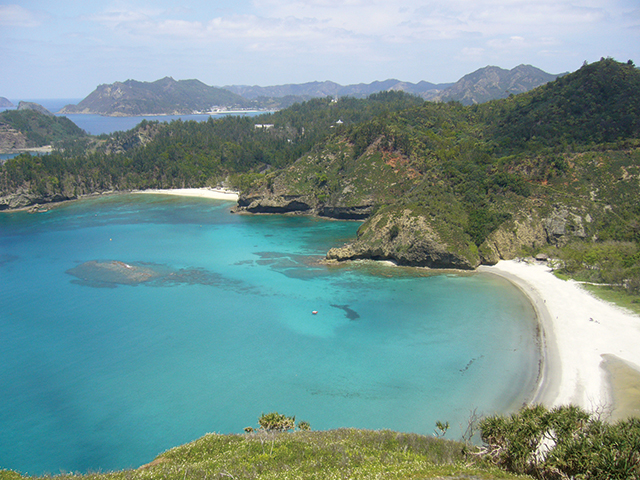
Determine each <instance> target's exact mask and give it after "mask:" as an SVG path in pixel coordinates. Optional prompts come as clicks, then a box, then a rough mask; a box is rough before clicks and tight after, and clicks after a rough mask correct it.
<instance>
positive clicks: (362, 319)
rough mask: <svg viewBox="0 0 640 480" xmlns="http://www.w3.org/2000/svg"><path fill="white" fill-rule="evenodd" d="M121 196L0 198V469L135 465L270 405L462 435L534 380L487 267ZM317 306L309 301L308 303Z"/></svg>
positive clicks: (510, 403)
mask: <svg viewBox="0 0 640 480" xmlns="http://www.w3.org/2000/svg"><path fill="white" fill-rule="evenodd" d="M231 206H232V203H230V202H226V201H221V200H220V201H219V200H208V199H202V198H191V197H175V196H166V195H150V194H138V195H135V194H129V195H124V194H123V195H112V196H102V197H96V198H91V199H85V200H81V201H75V202H69V203H66V204H64V205H60V206H57V207H55V208H52V209H51V210H49V211H47V212H44V213H37V214H30V213H27V212H12V213H7V212H4V213H0V287H1V288H0V342H1V348H0V425H2V435H0V468H8V469H15V470H17V471H19V472H21V473H23V474H29V475H40V474H44V473H51V474H56V473H60V472H89V471H106V470H114V469H123V468H131V467H133V468H135V467H138V466H140V465H142V464H144V463H147V462H150V461H151V460H153V458H155V456H156V455H158V454H159V453H161V452H163V451H164V450H167V449H169V448H171V447H173V446H176V445H180V444H183V443H185V442H189V441H191V440H194V439H196V438H198V437H200V436H202V435H204V434H205V433H207V432H218V433H242V431H243V429H244V427H247V426H253V427H257V419H258V417H259V416H260V414H261V413H267V412H271V411H278V412H280V413H284V414H286V415H295V416H296V418H297V419H298V420H306V421H308V422H309V423H310V424H311V427H312V429H315V430H325V429H332V428H339V427H357V428H366V429H393V430H399V431H404V432H417V433H421V434H427V435H430V434H432V433H433V431H434V428H435V422H436V421H443V422H444V421H448V422H449V424H450V425H451V429H450V431H449V433H448V434H447V437H450V438H459V437H460V435H461V434H462V431H463V430H464V429H465V427H466V424H467V420H468V418H469V416H470V413H471V412H472V411H474V410H475V411H476V412H477V413H479V414H490V413H494V412H506V411H510V410H512V409H515V408H518V407H519V406H520V405H521V404H522V402H523V401H525V400H526V396H527V395H528V394H529V393H530V392H531V391H532V390H533V389H534V387H535V383H536V377H537V365H538V348H537V345H536V341H535V338H536V318H535V314H534V311H533V309H532V307H531V305H530V303H529V302H528V300H527V299H526V298H525V297H524V295H523V294H522V293H521V292H520V291H519V290H518V289H517V288H515V287H514V286H512V285H511V284H510V283H508V282H506V281H505V280H503V279H501V278H498V277H495V276H491V275H488V274H483V273H464V272H453V271H446V272H432V271H428V270H423V269H415V268H413V269H412V268H401V267H393V266H388V265H384V264H379V263H374V262H354V263H351V264H344V265H334V266H330V265H325V264H324V263H323V262H322V259H323V258H324V254H325V252H326V251H327V250H328V249H329V248H331V247H332V246H335V245H341V244H342V243H344V242H346V241H348V240H350V239H352V238H354V236H355V232H356V230H357V228H358V226H359V225H360V224H359V223H358V222H340V221H328V220H321V219H316V218H310V217H303V216H246V215H234V214H231V213H230V211H229V210H230V207H231ZM314 311H315V312H317V313H315V314H314V313H313V312H314Z"/></svg>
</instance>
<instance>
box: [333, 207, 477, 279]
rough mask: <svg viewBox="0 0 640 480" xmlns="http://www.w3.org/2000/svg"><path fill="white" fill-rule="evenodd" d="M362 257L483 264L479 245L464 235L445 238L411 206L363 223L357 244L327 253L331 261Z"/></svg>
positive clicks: (431, 263)
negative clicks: (477, 246)
mask: <svg viewBox="0 0 640 480" xmlns="http://www.w3.org/2000/svg"><path fill="white" fill-rule="evenodd" d="M447 233H450V232H447ZM359 259H371V260H389V261H392V262H394V263H397V264H399V265H407V266H419V267H429V268H455V269H463V270H470V269H474V268H476V267H477V266H478V265H479V264H480V258H479V256H478V254H477V249H476V248H475V245H473V246H472V245H470V244H469V243H468V242H466V241H465V240H464V239H463V238H461V237H458V238H450V239H449V241H445V240H444V239H443V235H442V233H441V232H439V231H438V230H437V228H436V227H435V226H434V225H432V224H431V222H430V221H429V220H428V219H427V218H426V217H425V216H423V215H421V214H416V213H415V212H413V211H412V210H410V209H404V210H403V211H402V212H392V213H389V212H385V213H379V214H376V215H374V216H373V217H372V218H371V219H370V220H369V221H368V222H367V223H366V224H365V225H363V228H361V230H360V231H359V232H358V239H357V240H356V241H355V242H354V243H352V244H350V245H345V246H344V247H341V248H332V249H331V250H329V252H328V253H327V260H335V261H344V260H359Z"/></svg>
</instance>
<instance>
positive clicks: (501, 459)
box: [480, 405, 640, 480]
mask: <svg viewBox="0 0 640 480" xmlns="http://www.w3.org/2000/svg"><path fill="white" fill-rule="evenodd" d="M480 431H481V437H482V441H483V442H484V443H485V446H484V448H483V450H482V454H483V456H485V457H488V458H490V459H491V460H492V461H493V462H494V463H495V464H496V465H498V466H500V467H502V468H505V469H506V470H508V471H511V472H514V473H524V474H529V475H532V476H534V477H536V478H543V479H569V478H571V479H573V478H575V479H581V480H590V479H594V480H595V479H607V480H609V479H611V480H614V479H615V480H618V479H619V480H623V479H624V480H627V479H638V478H640V419H637V418H632V419H628V420H623V421H619V422H617V423H614V424H610V423H606V422H604V421H602V420H601V419H599V418H598V417H595V416H592V415H590V414H588V413H587V412H585V411H584V410H582V409H580V408H578V407H574V406H563V407H558V408H554V409H552V410H548V409H546V408H545V407H543V406H541V405H536V406H531V407H525V408H523V409H522V410H520V411H519V412H518V413H515V414H513V415H511V416H509V417H505V416H499V415H496V416H492V417H488V418H485V419H484V420H482V421H481V423H480Z"/></svg>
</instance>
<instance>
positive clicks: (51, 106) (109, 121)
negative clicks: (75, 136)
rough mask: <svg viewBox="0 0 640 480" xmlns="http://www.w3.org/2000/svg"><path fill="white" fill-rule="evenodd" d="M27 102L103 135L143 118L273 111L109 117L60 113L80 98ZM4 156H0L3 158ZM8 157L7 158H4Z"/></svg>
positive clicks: (254, 113)
mask: <svg viewBox="0 0 640 480" xmlns="http://www.w3.org/2000/svg"><path fill="white" fill-rule="evenodd" d="M24 101H27V102H33V103H37V104H39V105H42V106H43V107H45V108H46V109H47V110H49V111H50V112H52V113H54V114H56V115H57V116H61V117H67V118H68V119H69V120H71V121H72V122H73V123H75V124H76V125H77V126H78V127H80V128H81V129H83V130H84V131H85V132H87V133H88V134H90V135H102V134H110V133H113V132H117V131H126V130H130V129H132V128H134V127H135V126H136V125H138V124H139V123H140V122H142V121H143V120H147V121H158V122H166V123H169V122H172V121H175V120H182V121H189V120H193V121H196V122H204V121H206V120H208V119H209V118H210V117H211V118H213V119H217V118H223V117H226V116H238V115H240V116H244V115H246V116H251V117H253V116H258V115H262V114H265V113H272V112H269V111H260V112H257V111H246V112H221V113H216V114H211V115H209V114H197V115H137V116H131V117H108V116H104V115H94V114H84V113H83V114H79V113H73V114H70V113H67V114H64V115H63V114H59V113H58V112H59V111H60V110H61V109H62V108H63V107H65V106H66V105H77V104H78V103H80V102H81V101H82V99H79V98H44V99H43V98H35V99H27V100H24ZM11 102H12V103H13V104H15V105H16V106H17V105H18V103H20V100H16V99H11ZM12 109H13V108H0V111H4V110H12ZM14 156H15V155H12V156H11V157H8V158H13V157H14ZM2 159H3V157H0V160H2ZM4 159H6V158H4Z"/></svg>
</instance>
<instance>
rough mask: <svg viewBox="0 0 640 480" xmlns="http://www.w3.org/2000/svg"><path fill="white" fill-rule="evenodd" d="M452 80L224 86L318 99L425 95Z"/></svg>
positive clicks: (251, 94)
mask: <svg viewBox="0 0 640 480" xmlns="http://www.w3.org/2000/svg"><path fill="white" fill-rule="evenodd" d="M452 85H453V84H452V83H441V84H434V83H429V82H425V81H421V82H419V83H411V82H402V81H400V80H396V79H389V80H384V81H375V82H372V83H358V84H354V85H346V86H343V85H340V84H338V83H335V82H330V81H324V82H308V83H302V84H286V85H274V86H271V87H260V86H257V85H253V86H249V85H227V86H224V87H222V88H224V89H226V90H229V91H231V92H233V93H237V94H238V95H242V96H243V97H245V98H247V99H258V98H261V97H275V98H281V97H286V96H290V95H295V96H301V97H308V98H317V97H327V96H336V97H356V98H364V97H368V96H369V95H371V94H374V93H378V92H383V91H388V90H401V91H404V92H407V93H412V94H414V95H422V94H424V93H426V92H434V91H441V90H444V89H446V88H448V87H450V86H452Z"/></svg>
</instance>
